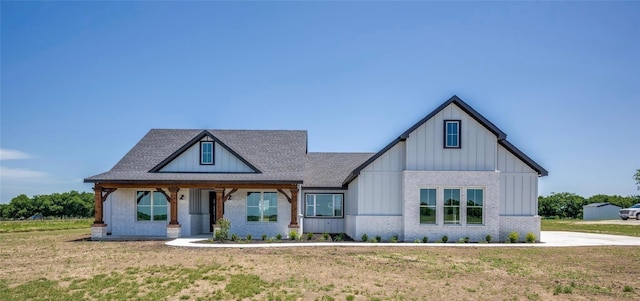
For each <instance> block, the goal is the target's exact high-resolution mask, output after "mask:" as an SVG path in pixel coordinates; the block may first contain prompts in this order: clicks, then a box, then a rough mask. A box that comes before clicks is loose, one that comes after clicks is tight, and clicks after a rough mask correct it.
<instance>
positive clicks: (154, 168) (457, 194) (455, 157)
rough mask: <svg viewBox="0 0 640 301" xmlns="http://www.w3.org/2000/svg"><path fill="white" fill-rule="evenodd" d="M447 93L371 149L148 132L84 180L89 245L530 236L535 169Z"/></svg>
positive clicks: (297, 136) (224, 133)
mask: <svg viewBox="0 0 640 301" xmlns="http://www.w3.org/2000/svg"><path fill="white" fill-rule="evenodd" d="M506 137H507V135H506V134H505V133H504V132H502V131H501V130H500V129H498V128H497V127H496V126H495V125H494V124H493V123H491V122H490V121H489V120H487V119H486V118H484V117H483V116H482V115H481V114H480V113H478V112H476V111H475V110H474V109H473V108H471V107H470V106H469V105H468V104H467V103H465V102H464V101H462V100H461V99H460V98H458V97H456V96H453V97H451V98H450V99H449V100H447V101H446V102H444V103H443V104H442V105H440V106H439V107H437V108H436V109H435V110H434V111H433V112H431V113H429V114H428V115H426V116H425V117H424V118H423V119H422V120H420V121H418V122H417V123H416V124H415V125H413V126H412V127H411V128H409V129H407V130H406V131H405V132H403V133H401V134H400V135H399V136H398V137H397V138H395V139H394V140H393V141H391V142H390V143H389V144H388V145H387V146H385V147H384V148H383V149H382V150H380V151H379V152H377V153H314V152H308V150H307V132H306V131H290V130H287V131H271V130H184V129H152V130H150V131H149V132H148V133H147V134H146V135H145V136H144V137H143V138H142V140H140V141H139V142H138V144H136V145H135V146H134V147H133V148H132V149H131V150H130V151H129V152H128V153H127V154H126V155H125V156H124V157H123V158H122V159H121V160H120V161H119V162H118V163H117V164H116V165H115V166H114V167H113V168H112V169H111V170H109V171H107V172H105V173H102V174H98V175H95V176H92V177H89V178H86V179H85V182H87V183H93V184H94V191H95V207H96V210H95V222H94V224H93V226H92V237H93V238H96V239H100V238H104V237H106V236H107V235H110V234H111V235H114V236H165V237H180V236H191V235H197V234H203V233H210V232H211V231H212V230H213V224H214V223H215V221H216V220H218V219H219V218H221V217H225V218H227V219H229V220H230V221H231V230H230V232H231V233H236V234H237V235H238V236H240V237H242V236H245V235H247V234H251V235H252V236H253V237H260V236H261V235H262V234H266V235H268V236H275V235H276V234H278V233H280V234H283V235H285V236H286V235H287V233H289V231H290V230H296V231H298V233H301V232H315V233H323V232H328V233H346V234H347V235H349V236H350V237H352V238H354V239H356V240H359V239H360V237H362V235H363V234H365V233H366V234H368V235H369V236H370V237H371V236H374V235H380V236H381V237H382V238H383V239H388V238H390V237H391V236H392V235H398V237H399V238H400V240H404V241H413V240H414V239H416V238H422V237H424V236H427V237H429V238H430V239H431V240H435V239H439V238H441V237H442V236H443V235H447V236H448V237H449V238H450V240H452V241H453V240H457V239H458V238H461V237H464V236H468V237H470V238H471V240H472V241H479V240H482V239H483V238H484V237H485V236H486V235H487V234H490V235H492V236H493V237H494V239H495V238H498V237H499V238H500V239H501V240H504V239H505V238H506V237H507V235H508V233H510V232H511V231H518V232H520V233H521V237H524V235H525V234H526V233H528V232H533V233H534V234H535V235H536V236H537V237H540V217H539V216H538V215H537V211H538V202H537V196H538V195H537V192H538V177H541V176H546V175H547V171H546V170H545V169H544V168H542V167H541V166H540V165H538V164H537V163H536V162H534V161H533V160H532V159H531V158H529V157H528V156H527V155H525V154H524V153H523V152H521V151H520V150H518V149H517V148H516V147H515V146H514V145H512V144H511V143H509V142H508V141H507V140H506Z"/></svg>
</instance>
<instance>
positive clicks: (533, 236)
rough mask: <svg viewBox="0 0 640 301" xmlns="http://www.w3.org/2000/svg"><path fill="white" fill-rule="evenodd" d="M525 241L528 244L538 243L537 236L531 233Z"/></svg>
mask: <svg viewBox="0 0 640 301" xmlns="http://www.w3.org/2000/svg"><path fill="white" fill-rule="evenodd" d="M525 240H526V241H527V242H528V243H534V242H536V235H535V234H533V233H531V232H529V233H527V236H525Z"/></svg>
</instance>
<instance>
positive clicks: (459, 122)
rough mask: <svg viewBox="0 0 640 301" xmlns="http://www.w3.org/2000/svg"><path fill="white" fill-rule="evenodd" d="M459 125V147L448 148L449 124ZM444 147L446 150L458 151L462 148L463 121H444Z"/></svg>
mask: <svg viewBox="0 0 640 301" xmlns="http://www.w3.org/2000/svg"><path fill="white" fill-rule="evenodd" d="M450 122H451V123H454V122H455V123H457V124H458V145H457V146H448V145H447V136H448V135H447V134H448V133H447V123H450ZM442 146H443V147H444V148H451V149H457V148H462V121H461V120H459V119H446V120H444V126H443V130H442Z"/></svg>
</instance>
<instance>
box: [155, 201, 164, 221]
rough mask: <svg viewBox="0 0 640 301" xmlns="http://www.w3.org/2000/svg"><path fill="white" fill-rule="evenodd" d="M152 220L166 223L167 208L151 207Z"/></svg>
mask: <svg viewBox="0 0 640 301" xmlns="http://www.w3.org/2000/svg"><path fill="white" fill-rule="evenodd" d="M154 201H155V200H154ZM153 220H154V221H166V220H167V206H154V207H153Z"/></svg>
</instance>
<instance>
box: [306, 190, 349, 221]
mask: <svg viewBox="0 0 640 301" xmlns="http://www.w3.org/2000/svg"><path fill="white" fill-rule="evenodd" d="M342 199H343V195H342V194H341V193H335V194H329V193H322V194H315V193H313V194H312V193H309V194H307V196H306V210H305V216H307V217H342Z"/></svg>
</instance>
